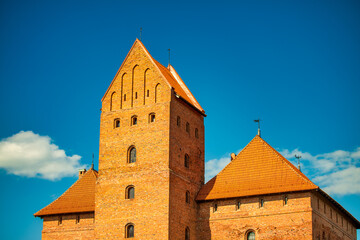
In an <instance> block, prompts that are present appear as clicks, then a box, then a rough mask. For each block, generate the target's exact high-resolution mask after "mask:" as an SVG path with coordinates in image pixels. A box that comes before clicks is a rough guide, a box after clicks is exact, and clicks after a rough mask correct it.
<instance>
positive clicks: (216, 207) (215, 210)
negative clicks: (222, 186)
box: [214, 203, 218, 212]
mask: <svg viewBox="0 0 360 240" xmlns="http://www.w3.org/2000/svg"><path fill="white" fill-rule="evenodd" d="M217 210H218V205H217V203H215V204H214V212H217Z"/></svg>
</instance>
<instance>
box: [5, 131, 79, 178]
mask: <svg viewBox="0 0 360 240" xmlns="http://www.w3.org/2000/svg"><path fill="white" fill-rule="evenodd" d="M80 159H81V156H79V155H73V156H67V155H66V153H65V151H64V150H62V149H59V147H58V146H57V145H55V144H53V143H51V138H50V137H48V136H40V135H38V134H35V133H33V132H32V131H26V132H24V131H21V132H19V133H17V134H15V135H13V136H11V137H9V138H6V139H3V140H1V141H0V168H3V169H5V170H6V171H7V172H8V173H11V174H15V175H18V176H25V177H39V178H43V179H48V180H58V179H61V178H63V177H68V176H74V175H76V173H77V171H78V170H79V169H81V168H85V166H84V165H81V164H80Z"/></svg>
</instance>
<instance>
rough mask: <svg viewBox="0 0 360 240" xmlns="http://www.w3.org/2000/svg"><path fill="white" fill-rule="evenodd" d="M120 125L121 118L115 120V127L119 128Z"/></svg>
mask: <svg viewBox="0 0 360 240" xmlns="http://www.w3.org/2000/svg"><path fill="white" fill-rule="evenodd" d="M118 127H120V119H118V118H117V119H115V120H114V128H118Z"/></svg>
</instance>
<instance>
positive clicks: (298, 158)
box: [295, 154, 301, 172]
mask: <svg viewBox="0 0 360 240" xmlns="http://www.w3.org/2000/svg"><path fill="white" fill-rule="evenodd" d="M295 158H297V160H298V168H299V170H300V172H301V169H300V158H301V155H296V154H295Z"/></svg>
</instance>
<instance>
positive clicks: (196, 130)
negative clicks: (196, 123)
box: [195, 128, 199, 138]
mask: <svg viewBox="0 0 360 240" xmlns="http://www.w3.org/2000/svg"><path fill="white" fill-rule="evenodd" d="M195 137H196V138H199V130H198V129H197V128H195Z"/></svg>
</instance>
